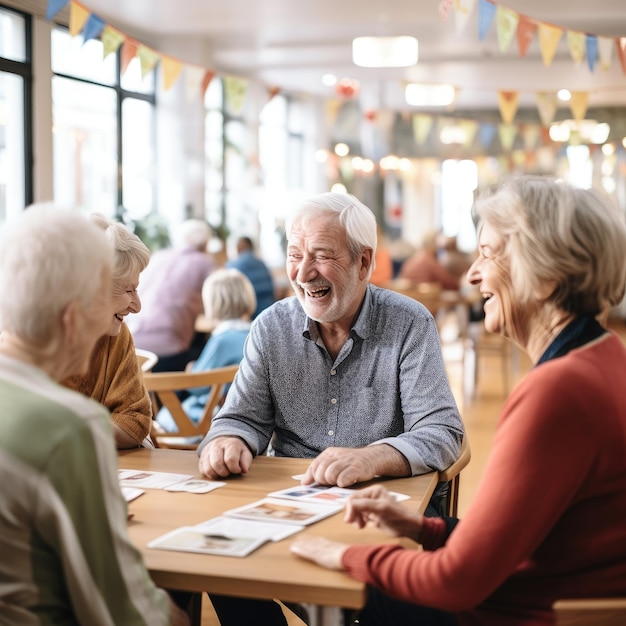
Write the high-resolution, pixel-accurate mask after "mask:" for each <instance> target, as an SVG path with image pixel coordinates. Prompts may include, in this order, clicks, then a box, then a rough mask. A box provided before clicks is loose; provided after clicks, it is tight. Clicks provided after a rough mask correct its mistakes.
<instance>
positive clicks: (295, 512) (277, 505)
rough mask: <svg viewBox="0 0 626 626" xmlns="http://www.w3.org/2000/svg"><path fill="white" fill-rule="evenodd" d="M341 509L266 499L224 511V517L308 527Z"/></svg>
mask: <svg viewBox="0 0 626 626" xmlns="http://www.w3.org/2000/svg"><path fill="white" fill-rule="evenodd" d="M341 508H342V506H341V505H337V504H329V503H324V504H314V503H312V502H292V501H287V500H285V499H282V498H264V499H263V500H257V501H256V502H252V503H251V504H246V505H245V506H240V507H237V508H236V509H231V510H230V511H224V515H228V516H233V517H239V518H243V519H251V520H265V521H267V522H280V523H281V524H298V525H301V526H306V525H308V524H313V523H314V522H317V521H319V520H322V519H324V518H325V517H329V516H330V515H333V514H334V513H337V512H338V511H341Z"/></svg>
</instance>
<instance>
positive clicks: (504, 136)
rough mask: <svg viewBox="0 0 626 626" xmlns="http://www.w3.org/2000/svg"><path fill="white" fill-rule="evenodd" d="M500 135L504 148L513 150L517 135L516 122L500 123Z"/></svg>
mask: <svg viewBox="0 0 626 626" xmlns="http://www.w3.org/2000/svg"><path fill="white" fill-rule="evenodd" d="M498 136H499V137H500V143H501V144H502V148H503V149H504V150H511V148H512V147H513V144H514V143H515V138H516V137H517V126H516V125H515V124H498Z"/></svg>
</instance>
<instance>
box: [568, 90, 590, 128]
mask: <svg viewBox="0 0 626 626" xmlns="http://www.w3.org/2000/svg"><path fill="white" fill-rule="evenodd" d="M588 104H589V92H587V91H572V99H571V100H570V101H569V106H570V109H571V110H572V115H573V116H574V119H575V120H576V121H577V122H582V121H583V120H584V119H585V115H587V106H588Z"/></svg>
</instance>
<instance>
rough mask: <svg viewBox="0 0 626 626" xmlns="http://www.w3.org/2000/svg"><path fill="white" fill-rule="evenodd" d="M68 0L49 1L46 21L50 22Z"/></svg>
mask: <svg viewBox="0 0 626 626" xmlns="http://www.w3.org/2000/svg"><path fill="white" fill-rule="evenodd" d="M69 1H70V0H49V1H48V7H47V8H46V21H48V22H49V21H50V20H51V19H52V18H53V17H54V16H55V15H56V14H57V13H58V12H59V11H60V10H61V9H62V8H63V7H64V6H65V5H66V4H67V3H68V2H69Z"/></svg>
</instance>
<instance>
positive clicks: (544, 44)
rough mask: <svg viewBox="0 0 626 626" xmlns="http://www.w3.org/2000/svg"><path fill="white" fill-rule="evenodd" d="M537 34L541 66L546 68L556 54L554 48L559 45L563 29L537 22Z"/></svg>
mask: <svg viewBox="0 0 626 626" xmlns="http://www.w3.org/2000/svg"><path fill="white" fill-rule="evenodd" d="M537 32H538V37H539V47H540V48H541V58H542V59H543V64H544V65H545V66H546V67H549V66H550V64H551V63H552V60H553V59H554V55H555V54H556V48H557V46H558V45H559V41H560V40H561V36H562V35H563V29H561V28H559V27H558V26H552V25H551V24H545V23H544V22H539V26H538V27H537Z"/></svg>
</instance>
